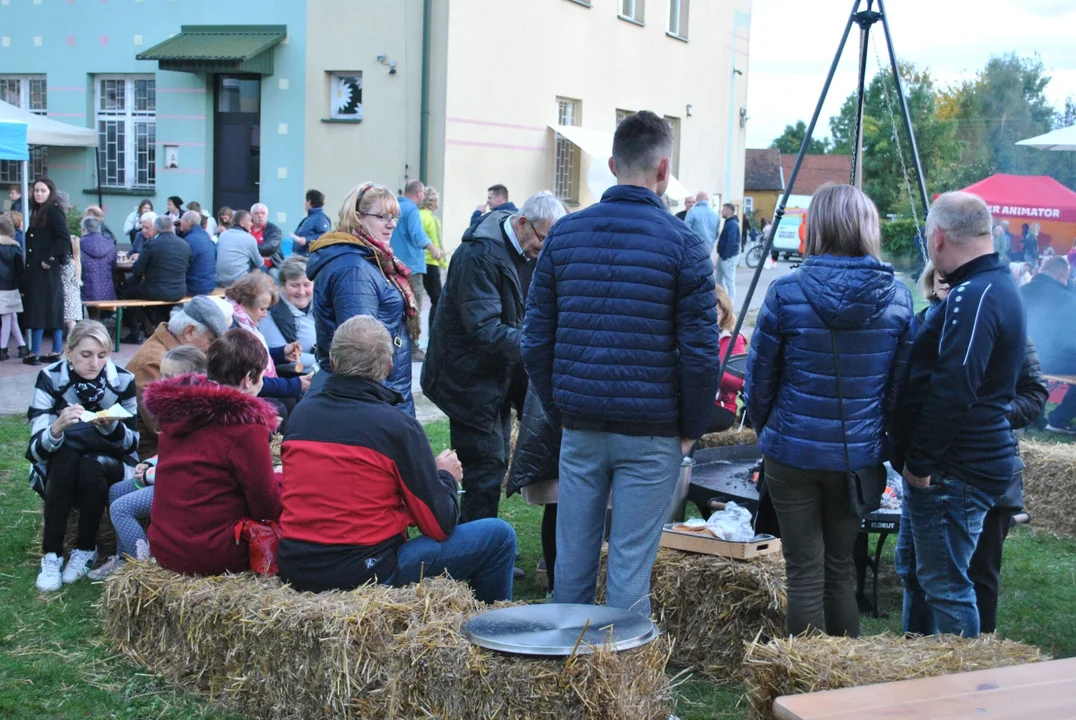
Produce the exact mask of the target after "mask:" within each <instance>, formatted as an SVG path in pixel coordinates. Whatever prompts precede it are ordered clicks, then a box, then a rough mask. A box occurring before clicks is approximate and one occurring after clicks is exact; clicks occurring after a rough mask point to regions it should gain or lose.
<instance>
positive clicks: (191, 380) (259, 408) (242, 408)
mask: <svg viewBox="0 0 1076 720" xmlns="http://www.w3.org/2000/svg"><path fill="white" fill-rule="evenodd" d="M142 403H143V405H145V407H146V410H147V411H148V412H149V414H150V415H153V416H154V417H155V418H157V420H159V421H160V423H161V429H162V430H167V431H168V432H169V433H171V434H172V435H186V434H188V433H191V432H193V431H195V430H197V429H198V428H202V427H205V426H206V425H223V426H229V425H264V426H265V427H266V429H267V430H268V431H269V432H273V431H274V430H275V429H276V426H277V412H276V410H275V409H274V408H273V406H272V405H270V404H269V403H267V402H265V401H264V400H260V399H259V398H255V397H251V396H249V395H245V394H243V393H241V392H239V391H238V390H236V389H235V388H231V387H227V386H225V385H218V384H217V383H214V382H210V381H209V380H207V379H206V377H205V376H204V375H180V376H178V377H174V378H169V379H167V380H158V381H156V382H152V383H150V384H149V385H147V386H146V389H145V391H144V392H143V393H142Z"/></svg>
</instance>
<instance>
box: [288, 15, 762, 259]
mask: <svg viewBox="0 0 1076 720" xmlns="http://www.w3.org/2000/svg"><path fill="white" fill-rule="evenodd" d="M750 11H751V0H727V1H726V0H589V1H588V0H392V1H391V2H389V1H386V0H310V2H309V4H308V11H307V38H308V42H307V44H306V64H305V65H306V71H305V72H306V78H305V80H306V82H305V108H306V134H305V140H304V141H305V172H304V178H305V181H306V186H307V187H317V188H318V189H320V190H322V191H323V192H324V193H325V195H326V197H327V199H328V200H327V205H328V206H329V207H327V210H329V211H330V215H333V216H335V211H336V207H337V203H339V201H340V198H342V197H343V196H344V195H345V193H346V192H347V191H348V190H349V189H350V188H351V187H353V186H354V185H356V184H357V183H359V182H361V181H364V180H373V181H376V182H380V183H383V184H385V185H388V186H389V187H391V188H392V189H393V190H397V191H399V190H401V189H402V187H403V185H404V184H405V183H406V182H407V181H408V180H410V179H414V178H419V179H421V180H423V181H425V182H426V183H427V184H430V185H433V186H435V187H437V188H438V189H439V190H440V191H441V201H442V215H443V220H444V227H445V238H446V241H447V244H448V245H449V246H450V247H451V246H453V245H455V244H456V242H458V238H459V236H460V235H461V234H462V232H463V230H464V229H465V228H466V226H467V224H468V222H469V219H470V215H471V213H472V212H473V211H474V209H475V206H476V205H478V204H479V203H482V202H485V198H486V188H487V187H489V186H490V185H493V184H495V183H500V184H504V185H505V186H507V187H508V189H509V191H510V193H511V199H512V200H513V201H516V202H517V203H519V202H522V200H523V199H525V198H526V197H527V196H528V195H530V194H532V193H534V192H536V191H538V190H543V189H552V190H553V191H554V192H556V194H557V195H558V196H559V197H561V198H562V199H564V200H565V202H567V203H568V205H569V206H570V207H583V206H586V205H589V204H591V203H593V202H595V201H597V200H598V199H599V198H600V194H601V192H602V191H603V190H604V188H605V187H607V186H608V184H610V182H611V179H612V178H611V176H610V175H609V173H608V169H607V168H606V162H607V159H608V155H609V150H610V148H611V145H612V134H613V131H614V130H615V128H616V124H617V122H618V121H619V120H620V119H621V118H622V117H623V116H624V115H625V114H627V113H630V112H634V111H636V110H642V109H647V110H652V111H654V112H656V113H658V114H659V115H663V116H664V117H666V119H667V120H668V121H669V123H670V125H671V126H672V127H673V129H674V131H675V136H676V148H675V156H674V159H673V167H674V174H675V175H676V178H677V180H678V183H673V184H672V188H671V190H670V196H676V195H681V196H682V195H683V194H684V193H686V192H692V193H693V192H696V191H698V190H707V191H708V192H709V193H710V194H711V195H712V196H713V197H714V200H715V202H717V201H718V200H720V201H722V202H725V201H731V202H735V203H736V204H739V203H740V201H741V198H742V196H743V178H744V123H745V118H746V110H745V103H746V97H747V60H748V55H747V51H748V42H749V31H750ZM424 66H425V68H424ZM337 91H339V92H343V93H344V94H345V95H347V94H348V93H350V95H349V97H350V98H351V99H352V100H354V95H355V93H358V94H359V98H360V103H359V112H358V117H352V118H348V117H346V113H344V114H345V117H334V115H335V114H339V113H336V112H335V111H336V110H350V111H351V113H352V115H354V110H355V108H354V104H355V103H354V102H351V103H350V106H349V107H346V108H341V107H339V106H337V105H334V103H333V97H332V96H333V93H334V92H337ZM558 127H559V128H560V129H559V130H558V129H557V128H558ZM674 199H675V200H680V199H682V198H680V197H674ZM674 209H675V208H674Z"/></svg>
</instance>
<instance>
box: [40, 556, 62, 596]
mask: <svg viewBox="0 0 1076 720" xmlns="http://www.w3.org/2000/svg"><path fill="white" fill-rule="evenodd" d="M63 566H64V559H63V558H62V557H60V556H58V555H57V554H56V553H49V554H48V555H46V556H45V557H43V558H41V572H40V573H38V575H37V589H38V590H40V591H41V592H56V591H57V590H59V589H60V588H62V587H63V585H64V584H63V579H62V577H61V576H60V570H62V569H63Z"/></svg>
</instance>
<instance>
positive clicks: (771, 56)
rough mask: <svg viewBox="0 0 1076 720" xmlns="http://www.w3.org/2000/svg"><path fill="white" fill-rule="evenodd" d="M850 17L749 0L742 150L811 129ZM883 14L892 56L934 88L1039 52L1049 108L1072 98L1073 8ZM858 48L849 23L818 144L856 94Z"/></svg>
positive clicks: (828, 3)
mask: <svg viewBox="0 0 1076 720" xmlns="http://www.w3.org/2000/svg"><path fill="white" fill-rule="evenodd" d="M861 5H862V7H864V8H865V7H866V0H861ZM875 8H877V4H875ZM851 9H852V0H754V2H753V4H752V13H751V47H750V50H749V63H750V67H749V70H748V80H747V83H748V84H747V115H748V118H749V119H748V122H747V147H752V148H762V147H768V146H769V144H770V143H771V142H772V141H773V139H774V138H776V137H778V136H779V135H780V134H781V133H782V132H783V131H784V128H785V125H789V124H794V123H795V122H796V120H800V119H802V120H803V121H805V122H810V119H811V114H812V113H813V112H814V109H815V105H816V104H817V103H818V98H819V96H820V95H821V93H822V85H823V84H824V83H825V80H826V73H827V72H828V71H829V66H830V63H832V62H833V57H834V55H835V54H836V52H837V44H838V43H839V42H840V39H841V33H842V32H843V31H844V26H845V24H846V23H847V22H848V17H849V15H850V13H851ZM886 11H887V13H888V15H889V21H890V32H891V33H892V36H893V46H894V48H895V49H896V51H897V57H898V58H900V59H901V60H902V61H911V62H913V63H915V64H916V65H917V66H918V67H926V68H929V69H930V71H931V75H932V77H933V78H934V80H935V82H936V83H937V84H938V85H939V86H945V85H950V84H957V83H959V82H960V81H961V80H964V79H971V78H973V77H974V76H975V73H976V72H977V71H979V70H981V69H982V68H984V67H985V66H986V63H987V61H988V60H989V59H990V57H991V56H995V55H1004V54H1007V53H1010V52H1015V53H1016V54H1017V55H1018V56H1021V57H1030V56H1033V55H1034V54H1035V53H1038V55H1039V57H1040V58H1041V60H1042V62H1043V65H1044V66H1045V69H1046V72H1047V74H1048V75H1050V76H1052V78H1053V79H1052V80H1051V82H1050V84H1049V85H1047V87H1046V96H1047V98H1048V99H1049V100H1050V102H1051V103H1052V104H1053V105H1054V106H1055V107H1063V106H1064V102H1065V98H1066V97H1069V96H1072V97H1074V98H1076V41H1074V40H1073V36H1074V33H1073V31H1074V29H1076V0H888V1H887V2H886ZM871 38H872V40H871V47H870V49H869V50H868V56H867V75H868V81H869V77H870V76H872V75H873V74H874V73H875V72H877V71H878V61H877V60H876V57H878V55H880V57H881V61H882V63H883V66H884V67H886V68H888V62H889V60H888V55H887V50H886V44H885V34H884V32H883V29H882V26H881V24H880V23H876V24H875V25H874V26H873V27H872V28H871ZM875 43H876V44H877V45H876V47H877V53H878V55H876V51H875ZM858 49H859V29H858V26H855V25H853V27H852V33H851V34H850V35H849V38H848V43H847V45H846V46H845V50H844V54H843V56H842V61H841V64H840V66H838V69H837V73H836V74H835V75H834V77H833V84H832V86H831V87H830V91H829V95H828V96H827V98H826V104H825V106H824V107H823V108H822V115H821V116H820V117H819V120H818V127H817V128H816V131H815V135H816V136H819V137H828V136H829V118H830V117H831V116H833V115H836V114H837V113H838V112H839V111H840V107H841V103H842V102H844V99H845V98H846V97H847V96H848V95H849V94H850V93H852V92H855V89H856V55H857V52H858ZM894 110H895V111H896V107H895V106H894ZM897 112H898V116H897V121H898V122H900V117H899V111H897Z"/></svg>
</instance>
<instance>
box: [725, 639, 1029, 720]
mask: <svg viewBox="0 0 1076 720" xmlns="http://www.w3.org/2000/svg"><path fill="white" fill-rule="evenodd" d="M1048 659H1049V657H1048V656H1046V655H1043V654H1042V653H1041V652H1040V651H1039V650H1038V649H1037V648H1034V647H1031V646H1030V645H1025V644H1023V643H1019V642H1013V641H1011V640H1001V639H999V638H997V637H995V636H993V635H983V636H981V637H979V638H977V639H967V638H962V637H957V636H954V635H941V636H936V637H920V638H904V637H893V636H892V635H876V636H873V637H862V638H847V637H829V636H828V635H821V634H816V635H809V636H801V637H797V638H786V639H778V640H770V641H769V642H753V643H750V644H749V646H748V648H747V655H746V657H745V658H744V672H745V674H746V677H747V697H748V700H749V701H750V703H751V715H750V716H751V717H752V718H754V719H756V720H770V718H772V717H773V702H774V700H776V699H777V698H778V697H781V696H782V695H797V694H800V693H809V692H817V691H819V690H836V689H838V688H846V687H859V686H862V685H873V684H875V683H886V682H895V681H898V680H911V679H914V678H920V677H934V676H936V675H949V674H951V673H959V672H969V671H972V670H985V669H988V668H995V667H1005V666H1007V665H1021V664H1024V663H1029V662H1038V661H1040V660H1048Z"/></svg>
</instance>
